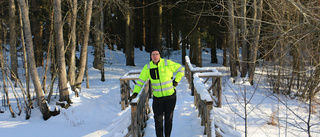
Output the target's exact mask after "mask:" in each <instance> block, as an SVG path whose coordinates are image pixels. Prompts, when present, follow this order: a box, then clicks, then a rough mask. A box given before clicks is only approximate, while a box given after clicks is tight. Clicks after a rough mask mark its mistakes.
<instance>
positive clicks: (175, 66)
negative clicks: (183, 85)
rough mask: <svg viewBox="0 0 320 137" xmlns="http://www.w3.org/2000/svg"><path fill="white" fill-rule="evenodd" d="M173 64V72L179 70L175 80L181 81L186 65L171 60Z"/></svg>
mask: <svg viewBox="0 0 320 137" xmlns="http://www.w3.org/2000/svg"><path fill="white" fill-rule="evenodd" d="M171 63H172V65H170V66H172V67H171V69H172V71H173V72H177V74H176V76H175V79H174V81H175V82H177V83H179V82H180V80H181V79H182V77H183V76H184V67H183V66H182V65H180V64H179V63H176V62H173V61H171Z"/></svg>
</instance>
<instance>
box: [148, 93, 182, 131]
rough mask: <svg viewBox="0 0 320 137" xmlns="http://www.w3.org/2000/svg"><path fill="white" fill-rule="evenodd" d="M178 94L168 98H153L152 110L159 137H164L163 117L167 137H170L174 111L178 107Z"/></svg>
mask: <svg viewBox="0 0 320 137" xmlns="http://www.w3.org/2000/svg"><path fill="white" fill-rule="evenodd" d="M176 100H177V97H176V92H174V93H173V94H172V95H171V96H167V97H161V98H157V97H153V103H152V109H153V113H154V122H155V128H156V135H157V137H163V116H164V119H165V137H170V134H171V130H172V118H173V110H174V107H175V106H176Z"/></svg>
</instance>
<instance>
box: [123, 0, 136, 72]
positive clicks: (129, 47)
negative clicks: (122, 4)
mask: <svg viewBox="0 0 320 137" xmlns="http://www.w3.org/2000/svg"><path fill="white" fill-rule="evenodd" d="M131 2H132V1H131ZM126 6H127V7H126V9H127V10H126V15H125V20H126V29H125V30H126V49H125V50H126V65H127V66H135V64H134V45H133V43H134V38H133V35H134V33H133V32H134V31H133V30H134V29H133V27H134V26H133V24H134V23H133V21H132V19H133V18H132V15H131V12H132V11H130V10H129V8H130V7H131V3H130V1H129V0H126Z"/></svg>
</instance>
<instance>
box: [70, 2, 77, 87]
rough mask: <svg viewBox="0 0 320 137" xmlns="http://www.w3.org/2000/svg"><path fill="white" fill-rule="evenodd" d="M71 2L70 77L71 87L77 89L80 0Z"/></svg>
mask: <svg viewBox="0 0 320 137" xmlns="http://www.w3.org/2000/svg"><path fill="white" fill-rule="evenodd" d="M70 4H71V15H72V16H71V44H70V50H69V51H70V53H69V54H70V65H69V71H68V72H69V73H68V77H69V78H68V79H69V83H70V86H71V89H72V90H73V91H75V87H74V86H75V80H76V44H77V36H76V28H77V27H76V26H77V14H78V9H77V8H78V0H70Z"/></svg>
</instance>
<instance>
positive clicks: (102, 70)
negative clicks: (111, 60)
mask: <svg viewBox="0 0 320 137" xmlns="http://www.w3.org/2000/svg"><path fill="white" fill-rule="evenodd" d="M100 8H101V10H100V14H101V19H100V20H101V25H100V39H101V42H100V46H101V54H100V59H101V61H100V63H101V81H105V78H104V57H105V51H104V23H103V22H104V12H103V11H104V10H103V0H100Z"/></svg>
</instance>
